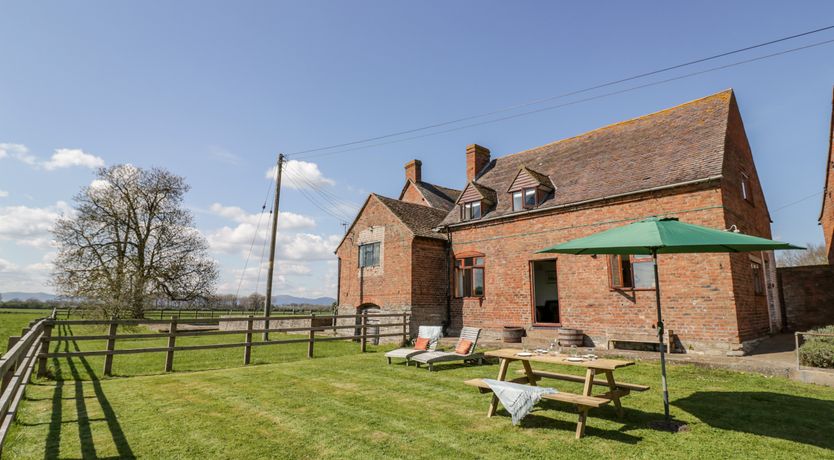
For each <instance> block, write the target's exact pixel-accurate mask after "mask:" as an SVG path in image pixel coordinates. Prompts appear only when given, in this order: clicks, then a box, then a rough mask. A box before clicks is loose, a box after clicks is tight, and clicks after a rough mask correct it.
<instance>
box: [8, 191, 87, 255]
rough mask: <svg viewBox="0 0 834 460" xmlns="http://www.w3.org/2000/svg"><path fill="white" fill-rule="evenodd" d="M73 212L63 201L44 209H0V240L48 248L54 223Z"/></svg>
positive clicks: (20, 207)
mask: <svg viewBox="0 0 834 460" xmlns="http://www.w3.org/2000/svg"><path fill="white" fill-rule="evenodd" d="M73 212H74V211H73V209H72V208H71V207H70V206H69V205H68V204H67V203H65V202H63V201H59V202H57V203H55V205H53V206H47V207H45V208H30V207H28V206H6V207H0V240H12V241H14V242H15V243H17V244H18V245H24V246H31V247H39V248H45V247H49V246H50V244H51V243H50V242H51V241H52V235H51V230H52V226H53V225H54V224H55V221H56V220H58V218H59V217H61V216H63V215H70V214H72V213H73Z"/></svg>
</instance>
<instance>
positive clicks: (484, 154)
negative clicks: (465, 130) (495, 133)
mask: <svg viewBox="0 0 834 460" xmlns="http://www.w3.org/2000/svg"><path fill="white" fill-rule="evenodd" d="M487 163H489V149H488V148H486V147H482V146H480V145H478V144H472V145H467V146H466V183H469V182H472V181H473V180H475V176H476V175H477V174H478V173H479V172H481V170H482V169H484V167H485V166H486V165H487Z"/></svg>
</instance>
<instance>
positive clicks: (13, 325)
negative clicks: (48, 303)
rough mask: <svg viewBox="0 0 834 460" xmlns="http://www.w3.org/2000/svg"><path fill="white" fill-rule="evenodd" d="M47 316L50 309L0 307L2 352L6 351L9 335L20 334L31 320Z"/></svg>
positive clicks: (0, 349)
mask: <svg viewBox="0 0 834 460" xmlns="http://www.w3.org/2000/svg"><path fill="white" fill-rule="evenodd" d="M45 316H49V310H18V309H13V308H0V354H2V353H5V351H6V344H7V343H8V339H9V337H11V336H20V332H21V329H23V328H24V327H26V326H27V325H28V324H29V321H32V320H33V319H37V318H43V317H45Z"/></svg>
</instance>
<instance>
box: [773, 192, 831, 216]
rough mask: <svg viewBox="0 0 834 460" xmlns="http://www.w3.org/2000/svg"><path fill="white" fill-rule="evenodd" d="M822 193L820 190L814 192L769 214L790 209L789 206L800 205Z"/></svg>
mask: <svg viewBox="0 0 834 460" xmlns="http://www.w3.org/2000/svg"><path fill="white" fill-rule="evenodd" d="M823 193H825V190H821V191H819V192H814V193H812V194H810V195H808V196H805V197H802V198H800V199H798V200H796V201H792V202H790V203H788V204H786V205H783V206H779V207H778V208H776V209H774V210H772V211H770V213H771V214H773V213H774V212H778V211H781V210H783V209H785V208H790V207H791V206H793V205H795V204H799V203H802V202H803V201H806V200H810V199H811V198H814V197H817V196H820V195H822V194H823Z"/></svg>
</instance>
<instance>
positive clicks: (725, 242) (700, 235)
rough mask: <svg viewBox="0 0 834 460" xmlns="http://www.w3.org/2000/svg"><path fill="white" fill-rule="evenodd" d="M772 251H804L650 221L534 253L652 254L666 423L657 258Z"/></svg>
mask: <svg viewBox="0 0 834 460" xmlns="http://www.w3.org/2000/svg"><path fill="white" fill-rule="evenodd" d="M774 249H804V248H801V247H798V246H793V245H790V244H788V243H781V242H779V241H773V240H769V239H767V238H759V237H756V236H750V235H744V234H741V233H736V232H731V231H726V230H716V229H712V228H708V227H702V226H700V225H693V224H686V223H683V222H680V221H678V219H677V218H672V217H666V218H658V217H650V218H648V219H645V220H641V221H639V222H634V223H632V224H629V225H625V226H622V227H617V228H612V229H610V230H606V231H603V232H599V233H595V234H593V235H590V236H586V237H584V238H578V239H575V240H571V241H568V242H565V243H562V244H557V245H556V246H552V247H549V248H546V249H542V250H540V251H536V252H537V253H561V254H617V255H631V254H651V256H652V260H653V261H654V279H655V295H656V299H657V335H658V338H659V341H660V372H661V374H662V377H661V381H662V384H663V411H664V415H665V423H666V424H667V425H668V424H669V423H670V421H671V419H670V417H669V391H668V389H667V387H666V357H665V344H664V343H663V317H662V315H661V308H660V280H659V279H658V276H657V255H658V254H683V253H701V252H748V251H770V250H774Z"/></svg>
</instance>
